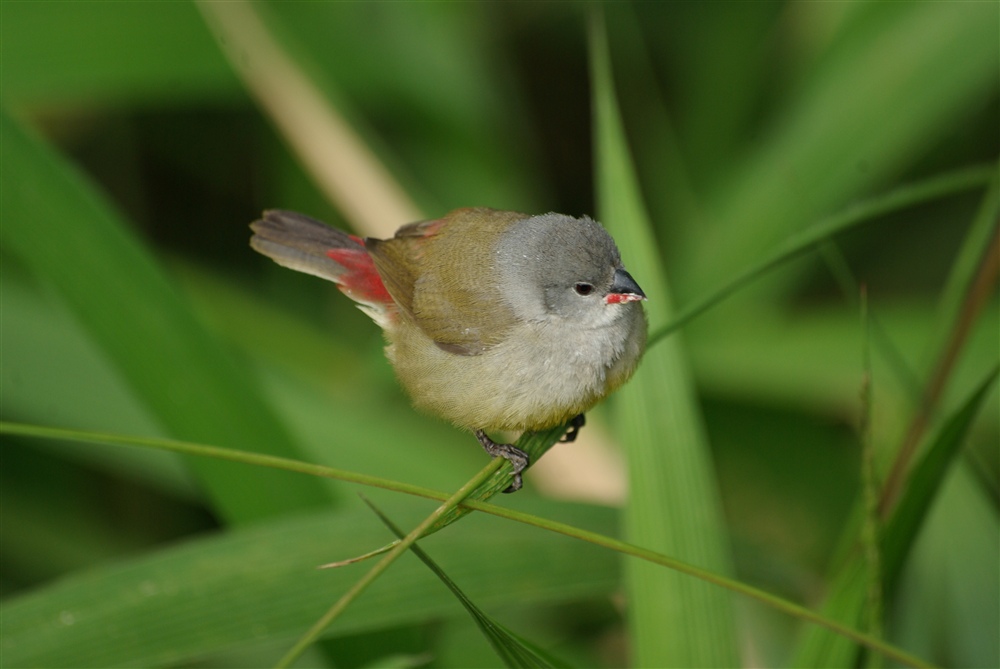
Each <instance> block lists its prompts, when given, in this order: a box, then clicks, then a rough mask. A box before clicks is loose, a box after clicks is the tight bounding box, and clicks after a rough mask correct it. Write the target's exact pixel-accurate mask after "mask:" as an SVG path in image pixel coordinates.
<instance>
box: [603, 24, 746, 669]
mask: <svg viewBox="0 0 1000 669" xmlns="http://www.w3.org/2000/svg"><path fill="white" fill-rule="evenodd" d="M590 52H591V68H592V70H591V73H592V74H591V81H592V86H593V96H594V98H593V106H594V117H595V123H596V125H595V147H596V157H597V160H596V172H597V174H596V183H597V193H598V205H599V206H598V209H599V212H600V218H601V220H602V221H603V223H604V224H605V225H606V226H607V227H608V229H609V230H610V231H611V233H612V235H613V236H614V237H615V238H616V240H617V241H618V243H619V245H620V246H621V248H622V253H623V256H624V258H625V261H626V264H627V266H628V267H629V270H630V272H631V273H632V274H633V275H634V276H635V277H636V278H637V280H638V281H639V283H640V285H642V286H643V287H644V290H645V291H646V294H647V295H648V296H649V302H648V308H647V314H648V315H649V319H650V324H651V328H653V329H654V331H655V330H658V329H660V328H662V327H663V326H664V325H665V324H666V323H668V322H669V321H670V318H671V313H672V307H671V298H670V289H669V286H668V283H667V280H666V276H665V275H664V273H663V271H662V263H661V260H660V258H659V256H658V254H657V253H656V248H657V244H656V240H655V239H654V237H653V234H652V227H651V225H650V222H649V220H648V216H647V214H646V212H645V210H644V206H643V204H642V200H641V196H640V194H639V188H638V184H637V180H636V176H635V173H634V168H633V166H632V163H631V158H630V156H629V152H628V148H627V145H626V141H625V134H624V130H623V127H622V124H621V119H620V116H619V112H618V108H617V101H616V98H615V93H614V89H613V81H612V73H611V62H610V56H609V53H608V47H607V42H606V37H605V34H604V28H603V24H602V23H601V22H600V21H597V20H595V21H593V23H592V24H591V39H590ZM614 411H615V417H616V422H617V424H618V425H619V426H620V427H619V431H620V434H621V437H622V442H623V443H624V444H625V445H626V448H627V454H628V467H629V501H628V506H627V508H626V510H625V528H626V529H625V531H626V535H627V537H628V539H629V540H630V541H632V542H634V543H636V544H639V545H641V546H644V547H647V548H650V549H653V550H656V551H662V552H664V553H667V554H668V555H671V556H676V557H678V558H680V559H683V560H685V561H688V562H691V563H693V564H695V565H698V566H702V567H706V568H709V569H712V570H713V571H718V572H722V573H727V572H729V571H730V569H731V567H730V558H729V555H728V548H727V537H726V532H725V527H724V524H723V521H722V516H721V511H720V505H719V499H718V492H717V490H716V488H715V484H714V481H713V478H712V467H711V463H710V456H709V452H708V445H707V443H706V438H705V434H704V430H703V427H702V424H701V417H700V415H699V412H698V408H697V399H696V397H695V393H694V386H693V383H692V381H691V375H690V371H689V369H688V363H687V360H686V357H685V351H684V346H683V343H682V342H681V340H680V338H679V337H673V338H671V339H669V340H666V341H663V342H661V343H660V344H659V345H658V346H655V347H653V348H651V349H650V350H648V351H647V353H646V356H645V358H644V360H643V361H642V364H641V365H640V367H639V370H638V372H637V373H636V375H635V378H633V379H632V380H631V381H630V382H629V384H627V385H626V386H625V388H623V389H622V390H620V391H619V392H618V394H617V396H616V398H615V402H614ZM627 593H628V601H629V625H630V634H631V641H632V662H633V664H635V665H637V666H661V667H663V666H684V667H694V666H734V665H737V664H739V659H738V658H739V653H738V651H737V642H736V635H735V628H734V625H733V612H732V608H731V602H730V600H729V597H728V595H726V594H725V593H723V592H721V591H719V590H717V589H715V588H711V587H709V586H708V585H707V584H705V583H702V582H699V581H695V580H692V579H689V578H687V577H685V576H683V575H681V574H677V573H673V572H669V571H666V570H663V569H657V568H655V567H652V566H651V565H648V564H645V563H638V562H630V563H628V567H627Z"/></svg>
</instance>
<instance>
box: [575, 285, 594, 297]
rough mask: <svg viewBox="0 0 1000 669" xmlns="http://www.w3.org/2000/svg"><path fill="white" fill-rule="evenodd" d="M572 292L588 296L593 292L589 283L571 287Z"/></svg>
mask: <svg viewBox="0 0 1000 669" xmlns="http://www.w3.org/2000/svg"><path fill="white" fill-rule="evenodd" d="M573 290H575V291H576V294H577V295H590V294H591V293H592V292H594V286H593V285H592V284H589V283H578V284H576V285H575V286H573Z"/></svg>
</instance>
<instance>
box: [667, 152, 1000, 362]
mask: <svg viewBox="0 0 1000 669" xmlns="http://www.w3.org/2000/svg"><path fill="white" fill-rule="evenodd" d="M995 174H996V165H978V166H974V167H966V168H962V169H958V170H955V171H952V172H947V173H945V174H940V175H937V176H934V177H930V178H928V179H924V180H922V181H918V182H916V183H912V184H907V185H905V186H900V187H899V188H896V189H894V190H891V191H889V192H888V193H885V194H883V195H879V196H876V197H872V198H869V199H867V200H863V201H861V202H858V203H856V204H853V205H851V206H850V207H848V208H847V209H845V210H844V211H842V212H840V213H837V214H834V215H832V216H829V217H827V218H824V219H821V220H820V221H817V222H816V223H815V224H813V225H811V226H809V227H807V228H806V229H804V230H802V231H801V232H798V233H796V234H793V235H791V236H790V237H788V239H787V240H785V242H784V243H783V244H781V245H780V246H778V247H777V248H775V249H774V250H773V251H771V253H769V254H768V255H766V256H764V258H763V259H761V260H760V261H758V262H756V263H754V264H753V265H752V266H750V267H749V268H748V269H746V270H743V271H742V272H740V273H738V274H737V275H736V276H734V277H733V278H732V279H730V280H729V281H727V282H726V283H725V284H724V285H723V286H721V287H720V288H718V289H716V290H714V291H713V292H711V293H709V294H708V295H707V296H706V297H704V298H702V299H700V300H696V301H695V302H694V304H691V305H688V306H686V307H684V308H682V309H679V310H678V312H677V314H676V315H674V316H673V318H672V319H671V320H670V322H669V323H667V324H665V325H663V326H661V327H659V328H658V329H656V330H654V331H653V332H652V333H651V334H650V337H649V344H650V345H652V344H655V343H657V342H659V341H660V340H662V339H663V338H665V337H667V336H668V335H670V334H672V333H674V332H676V331H677V330H679V329H681V328H682V327H684V326H685V325H687V324H688V323H689V322H691V321H692V320H694V319H695V318H697V317H698V316H700V315H701V314H703V313H705V312H706V311H708V310H709V309H711V308H712V307H714V306H715V305H717V304H719V303H720V302H722V301H723V300H725V299H726V298H728V297H730V296H731V295H733V294H734V293H736V292H738V291H739V290H740V289H742V288H744V287H746V286H748V285H750V284H751V283H752V282H753V281H754V280H756V279H758V278H760V277H761V276H763V275H765V274H767V273H768V272H770V271H771V270H772V269H775V268H777V267H779V266H781V265H782V264H784V263H786V262H788V261H789V260H793V259H794V258H797V257H799V256H800V255H802V254H804V253H808V252H810V251H812V250H813V249H815V248H816V247H818V246H819V245H820V244H822V243H823V242H824V241H827V240H829V239H831V238H832V237H834V236H836V235H838V234H841V233H843V232H846V231H847V230H850V229H852V228H855V227H858V226H860V225H863V224H865V223H870V222H872V221H874V220H875V219H877V218H878V217H879V216H882V215H884V214H888V213H891V212H894V211H898V210H900V209H905V208H906V207H912V206H915V205H918V204H921V203H924V202H929V201H932V200H935V199H938V198H942V197H948V196H951V195H956V194H958V193H962V192H965V191H967V190H972V189H974V188H981V187H984V186H986V185H987V184H989V183H990V180H991V179H993V177H994V175H995Z"/></svg>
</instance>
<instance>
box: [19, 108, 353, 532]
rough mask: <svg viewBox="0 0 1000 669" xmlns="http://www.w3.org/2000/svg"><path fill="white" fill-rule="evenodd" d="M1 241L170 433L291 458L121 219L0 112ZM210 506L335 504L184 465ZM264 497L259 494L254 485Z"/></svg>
mask: <svg viewBox="0 0 1000 669" xmlns="http://www.w3.org/2000/svg"><path fill="white" fill-rule="evenodd" d="M0 146H2V147H3V163H4V164H5V165H16V166H17V169H5V170H3V172H2V188H3V225H2V226H0V239H2V240H3V247H4V251H5V252H8V253H10V254H12V256H13V257H15V258H16V259H17V260H18V261H19V262H20V263H21V264H22V265H23V266H24V267H25V268H27V269H28V270H29V271H30V272H31V273H32V274H33V275H34V276H35V277H37V279H38V280H39V281H42V282H44V283H46V284H48V285H49V286H50V287H52V288H53V289H55V291H56V292H57V293H58V294H59V296H60V297H61V298H62V299H63V300H64V301H65V303H66V304H67V305H68V306H69V308H70V309H71V310H72V311H73V312H74V314H75V316H76V317H77V318H78V319H79V321H80V323H81V324H82V325H83V326H84V327H85V328H86V330H87V331H88V332H89V333H90V335H91V337H93V339H94V341H95V342H96V343H97V344H98V345H99V346H100V347H101V348H102V349H103V350H104V352H105V353H106V354H107V355H108V357H109V358H110V359H111V360H113V361H114V363H115V365H116V366H117V368H118V370H119V371H120V372H121V374H122V375H123V377H124V378H125V379H126V380H127V382H128V383H129V385H130V387H131V389H132V392H134V393H135V395H136V396H137V397H138V398H139V399H140V400H141V401H142V402H143V403H145V405H146V407H147V408H148V409H149V410H150V412H151V413H152V414H153V415H155V417H156V418H157V419H158V420H159V421H160V423H161V424H162V425H163V426H164V428H165V429H166V430H167V431H168V432H169V433H170V434H171V435H173V436H176V437H178V438H181V439H190V440H193V441H204V442H209V443H214V444H226V445H231V446H233V447H239V448H241V449H244V450H248V451H255V452H258V453H274V454H276V455H285V456H289V457H295V456H298V455H300V454H299V450H298V447H297V445H296V444H295V443H293V440H292V438H291V436H290V435H289V434H288V432H287V431H286V430H285V428H284V426H283V425H282V424H281V423H280V422H279V420H278V418H277V417H276V416H275V415H274V413H273V412H272V411H271V409H270V407H269V406H268V404H267V403H266V401H265V400H264V399H263V397H262V396H261V394H260V393H259V392H258V391H257V389H256V388H257V386H256V384H255V383H254V380H253V379H252V378H251V375H250V373H249V372H248V371H247V370H246V369H245V368H242V367H240V366H238V365H237V364H236V363H235V362H234V361H233V360H232V358H231V357H230V356H229V355H228V354H227V351H226V350H225V349H224V348H223V347H222V346H221V344H220V343H219V342H218V341H217V340H216V339H214V338H213V337H212V336H211V335H209V333H208V332H207V331H206V330H205V329H204V328H203V327H202V326H201V324H200V323H199V321H198V319H197V318H196V317H195V316H194V314H193V312H192V310H191V308H190V306H189V305H188V304H187V303H186V302H185V301H184V299H183V297H182V296H181V294H180V293H179V291H177V289H176V288H175V287H174V285H173V284H172V283H171V281H170V279H169V277H167V275H166V274H165V273H164V272H163V271H161V270H160V268H159V266H158V264H157V262H156V259H155V258H153V257H152V256H151V255H150V254H149V252H148V251H147V250H146V249H145V248H143V246H142V244H141V243H140V242H139V240H138V239H137V238H136V237H135V236H134V235H133V234H132V233H131V231H130V230H129V229H128V227H127V226H126V225H125V224H124V222H123V221H122V220H121V218H120V217H119V216H117V215H116V214H115V212H114V211H113V210H112V207H111V205H110V204H109V203H108V202H107V201H105V200H104V199H103V198H102V197H101V196H100V195H99V194H98V192H97V191H96V190H95V189H94V188H93V187H92V186H91V184H89V183H88V182H87V181H86V180H85V179H84V178H83V177H82V176H81V175H80V174H79V172H77V171H76V170H75V169H73V167H72V166H70V165H69V164H67V163H66V162H65V161H64V160H63V159H62V158H61V157H59V156H58V155H57V154H56V153H55V152H54V151H52V150H51V149H50V148H49V147H47V146H45V145H44V144H43V143H42V142H40V141H39V140H37V139H36V138H34V137H32V136H30V135H29V134H28V133H27V132H25V131H24V130H23V129H22V128H20V127H19V126H18V124H17V123H16V122H15V121H13V120H12V119H11V118H10V117H9V116H7V115H6V114H2V115H0ZM187 464H188V465H189V466H190V467H191V468H192V470H194V472H195V473H196V475H197V476H198V478H199V479H200V480H201V482H202V484H203V485H204V487H205V489H206V491H207V492H208V494H209V497H210V498H211V500H212V503H213V505H214V507H215V509H216V510H217V511H218V512H219V513H220V514H221V515H222V516H223V517H224V518H226V519H228V520H233V521H245V520H252V519H257V518H262V517H266V516H271V515H275V514H280V513H282V512H284V511H288V510H292V509H301V508H306V507H310V506H314V507H315V506H320V505H325V504H329V503H330V502H332V501H333V499H334V497H333V493H332V490H331V489H330V488H328V487H327V486H325V485H324V484H323V483H322V482H320V481H301V480H296V479H294V478H293V477H289V476H288V475H287V474H283V473H280V472H275V471H268V470H263V469H256V470H248V471H247V472H246V473H245V476H244V477H243V478H240V479H234V478H233V477H232V475H231V471H230V470H229V468H228V467H226V466H220V465H221V463H219V462H217V461H212V460H205V459H203V458H194V459H191V460H190V461H189V462H188V463H187ZM265 490H266V491H267V494H266V495H264V494H261V491H265Z"/></svg>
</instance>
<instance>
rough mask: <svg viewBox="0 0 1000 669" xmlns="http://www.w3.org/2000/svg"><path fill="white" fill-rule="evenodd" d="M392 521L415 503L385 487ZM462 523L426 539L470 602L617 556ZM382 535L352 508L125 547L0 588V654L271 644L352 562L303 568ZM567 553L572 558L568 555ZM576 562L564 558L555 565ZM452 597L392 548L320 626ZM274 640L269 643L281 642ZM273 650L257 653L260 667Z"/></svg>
mask: <svg viewBox="0 0 1000 669" xmlns="http://www.w3.org/2000/svg"><path fill="white" fill-rule="evenodd" d="M384 504H385V507H386V508H387V510H388V511H389V512H390V513H392V514H393V515H394V516H395V517H396V518H398V519H400V520H401V522H407V523H416V522H419V520H420V516H421V515H422V514H423V513H426V509H425V506H426V505H423V504H421V505H414V503H413V502H412V500H402V501H395V500H391V499H390V500H388V501H386V502H385V503H384ZM535 504H536V505H535V507H534V508H535V509H536V510H537V511H538V512H540V513H542V514H543V515H548V514H559V515H562V516H564V517H566V518H568V519H571V520H573V521H574V522H577V523H581V524H588V525H590V526H592V527H597V528H601V529H602V530H603V531H608V532H610V531H611V530H612V527H613V525H614V514H613V512H611V511H610V510H607V509H600V508H596V507H592V506H572V505H565V504H553V503H551V502H545V501H542V500H538V501H536V503H535ZM470 523H471V525H472V526H474V532H475V536H474V539H473V540H470V536H469V535H466V534H463V533H457V532H448V533H442V534H441V535H439V536H437V537H435V538H434V542H435V546H436V547H437V549H438V550H440V551H441V553H442V555H443V556H446V558H447V559H443V560H442V563H443V565H444V566H445V568H447V569H449V570H451V571H453V572H460V573H462V574H466V575H467V576H468V578H469V579H470V586H469V587H468V588H467V590H468V592H469V594H470V596H473V597H475V598H476V599H477V601H479V602H480V603H481V604H482V605H483V606H488V607H510V606H518V605H521V604H522V603H523V602H524V601H525V600H526V599H529V598H530V600H531V601H532V602H537V603H538V604H539V605H541V606H545V605H548V604H558V603H561V602H567V601H576V600H578V599H587V598H592V597H607V596H609V595H610V594H611V593H612V592H613V591H614V589H615V588H616V586H617V582H618V577H617V571H618V568H617V560H616V558H615V556H614V554H612V553H610V552H609V551H606V550H604V549H601V548H597V547H593V546H583V545H580V544H578V543H576V542H569V541H566V540H565V539H564V538H562V537H558V536H556V535H553V534H550V533H547V532H537V531H535V530H534V529H529V528H521V527H518V526H516V525H514V524H512V523H497V522H495V521H493V520H492V519H485V518H483V519H470ZM384 540H385V528H383V527H381V525H379V524H378V523H377V522H373V519H372V517H371V513H370V512H369V511H368V510H367V509H364V508H363V507H360V506H358V507H355V508H353V509H350V510H348V511H342V512H339V513H330V512H317V513H310V514H303V515H289V516H287V517H284V518H281V519H276V520H271V521H265V522H263V523H260V524H255V525H254V526H253V527H252V528H238V529H236V530H232V531H229V532H225V533H221V534H218V535H216V536H213V537H207V538H200V539H197V540H193V541H189V542H185V543H183V544H180V545H177V546H174V547H169V548H165V549H163V550H160V551H156V552H154V553H151V554H148V555H144V556H139V557H136V558H132V559H128V560H119V561H116V562H114V563H107V564H105V565H102V566H100V567H98V568H96V569H93V570H89V571H87V572H81V573H78V574H75V575H73V576H70V577H68V578H65V579H62V580H60V581H58V582H55V583H52V584H49V585H46V586H45V587H43V588H41V589H38V590H35V591H33V592H31V593H28V594H25V595H22V596H15V597H11V598H9V599H6V600H5V601H4V607H3V635H2V638H0V652H2V654H3V664H4V666H5V667H7V666H10V667H25V666H48V667H55V666H63V667H87V666H90V667H109V666H133V667H138V666H145V667H150V666H182V665H190V664H192V663H194V662H195V661H197V660H198V658H201V657H204V656H206V655H210V654H212V653H216V652H221V651H223V650H225V649H228V648H233V647H236V648H239V647H243V646H246V645H248V644H254V643H260V642H264V641H271V642H273V644H272V645H273V646H274V647H275V648H281V646H280V645H278V644H281V643H282V642H283V643H284V648H287V644H288V643H290V642H291V640H292V639H294V638H295V636H296V635H297V634H299V632H300V631H301V630H302V629H304V628H305V627H307V626H308V625H309V624H310V623H311V622H312V621H313V620H315V619H316V617H317V616H319V615H320V614H321V613H322V612H323V610H324V609H326V608H327V606H329V602H330V600H331V599H332V598H335V597H336V596H337V595H338V594H339V593H341V592H344V591H345V590H347V588H349V587H350V586H351V584H352V583H353V582H354V581H355V580H356V579H357V578H358V574H359V573H360V572H359V571H358V570H357V569H355V568H345V569H336V570H317V569H316V568H315V567H316V565H317V564H319V563H321V562H323V561H326V560H328V559H329V558H330V556H331V554H332V553H333V554H336V553H341V554H349V553H353V552H358V551H362V550H364V549H365V548H366V547H369V546H373V545H377V544H378V543H380V542H383V541H384ZM577 561H580V564H576V562H577ZM568 562H573V563H574V564H575V565H576V566H575V568H574V569H572V570H567V569H566V568H565V565H566V564H567V563H568ZM460 615H462V612H461V609H460V608H459V607H457V606H456V605H455V601H454V598H453V597H452V596H451V594H450V593H448V592H447V591H445V590H444V589H443V588H441V584H440V582H439V581H438V580H437V579H435V578H434V577H433V576H431V575H430V574H429V573H428V572H427V570H426V568H425V567H423V566H422V565H421V564H419V563H418V562H417V561H415V560H402V561H400V562H399V563H397V564H396V565H394V568H393V569H392V570H391V572H390V573H388V574H386V576H385V578H384V579H383V580H382V581H380V582H379V583H378V584H377V585H376V586H375V587H373V588H371V589H370V590H369V591H368V592H367V593H366V596H365V597H363V598H361V599H360V600H359V601H357V602H355V604H354V605H353V606H352V608H351V615H349V616H345V617H344V618H343V619H342V620H340V621H339V623H338V625H337V626H336V629H335V630H334V631H333V633H335V634H337V635H341V634H344V635H348V634H355V633H360V632H367V631H372V630H377V629H384V628H390V627H395V626H400V625H408V624H423V623H425V622H426V621H427V620H428V619H437V618H448V617H457V616H460ZM284 648H281V650H284ZM276 660H277V652H275V654H274V655H272V656H271V657H261V658H259V659H258V660H257V662H259V663H260V664H258V665H257V666H263V665H264V664H268V663H273V662H275V661H276Z"/></svg>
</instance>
